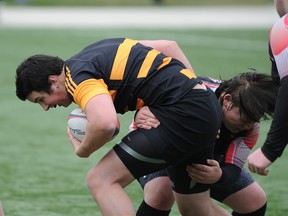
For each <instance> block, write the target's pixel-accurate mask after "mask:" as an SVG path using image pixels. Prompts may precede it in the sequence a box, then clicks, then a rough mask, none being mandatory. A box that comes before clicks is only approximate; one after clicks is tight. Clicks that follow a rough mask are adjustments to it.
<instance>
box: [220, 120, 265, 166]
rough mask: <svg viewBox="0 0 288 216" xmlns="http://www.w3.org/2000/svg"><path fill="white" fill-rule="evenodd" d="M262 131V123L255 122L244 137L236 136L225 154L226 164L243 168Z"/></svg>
mask: <svg viewBox="0 0 288 216" xmlns="http://www.w3.org/2000/svg"><path fill="white" fill-rule="evenodd" d="M259 133H260V124H259V123H255V124H254V127H253V128H252V129H251V130H249V131H248V132H247V133H246V135H245V136H244V137H236V138H235V139H234V140H232V142H231V143H230V144H229V146H228V150H227V152H226V155H225V163H226V164H234V165H236V166H237V167H239V168H241V169H242V168H243V166H244V164H245V162H246V160H247V158H248V155H249V153H250V151H251V149H252V148H253V147H254V146H255V145H256V143H257V140H258V138H259Z"/></svg>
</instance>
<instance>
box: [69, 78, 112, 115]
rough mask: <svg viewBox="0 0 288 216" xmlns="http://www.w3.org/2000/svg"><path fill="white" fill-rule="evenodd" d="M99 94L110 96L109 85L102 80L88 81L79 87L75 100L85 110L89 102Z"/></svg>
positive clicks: (76, 90)
mask: <svg viewBox="0 0 288 216" xmlns="http://www.w3.org/2000/svg"><path fill="white" fill-rule="evenodd" d="M99 94H109V91H108V88H107V85H106V84H105V83H104V81H103V80H102V79H88V80H85V81H83V82H81V83H80V84H79V85H78V86H77V88H76V89H75V93H74V100H75V103H76V104H78V105H79V106H80V107H81V109H83V110H84V109H85V106H86V104H87V103H88V101H89V100H90V99H91V98H93V97H94V96H96V95H99Z"/></svg>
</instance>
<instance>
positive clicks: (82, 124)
mask: <svg viewBox="0 0 288 216" xmlns="http://www.w3.org/2000/svg"><path fill="white" fill-rule="evenodd" d="M86 125H87V117H86V114H85V113H84V111H83V110H82V109H81V108H79V107H77V108H75V109H74V110H72V112H71V113H70V114H69V117H68V127H69V129H70V131H71V133H72V135H73V136H74V137H75V138H76V139H77V140H79V141H80V142H81V141H82V140H83V139H84V137H85V134H86ZM119 131H120V122H119V120H118V123H117V127H116V128H115V132H114V134H113V136H112V137H111V139H110V140H112V139H114V138H115V137H116V136H117V134H118V133H119Z"/></svg>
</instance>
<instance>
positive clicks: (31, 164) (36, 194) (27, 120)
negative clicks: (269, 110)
mask: <svg viewBox="0 0 288 216" xmlns="http://www.w3.org/2000/svg"><path fill="white" fill-rule="evenodd" d="M124 36H128V37H132V38H137V39H172V40H176V41H177V42H178V43H179V45H180V46H181V47H182V48H183V50H184V52H185V53H186V55H187V57H188V58H189V60H190V61H191V63H192V65H193V67H194V69H195V70H196V72H197V73H198V74H201V75H209V76H212V77H215V78H219V77H221V78H223V79H225V78H229V77H231V76H233V75H235V74H238V73H240V72H243V71H247V70H248V68H255V69H257V70H259V71H261V72H266V73H270V72H269V69H270V64H269V61H268V55H267V37H268V29H265V30H241V31H240V30H238V31H237V30H234V31H230V30H213V31H208V30H207V31H205V30H195V29H194V30H189V29H188V30H172V29H167V30H155V29H143V30H139V29H138V30H137V31H135V30H134V29H113V30H112V29H97V30H95V29H81V30H71V29H61V30H60V29H57V30H53V29H13V28H1V29H0V38H1V40H0V47H1V49H0V63H1V64H0V68H1V72H0V100H1V112H0V121H1V130H0V137H1V144H0V152H1V157H0V165H1V170H0V200H1V201H2V205H3V207H4V210H5V214H6V216H39V215H41V216H42V215H43V216H62V215H70V216H78V215H81V216H91V215H96V216H98V215H101V214H100V212H99V210H98V208H97V206H96V205H95V203H94V201H93V200H92V198H91V195H90V193H89V191H88V190H87V188H86V185H85V176H86V172H87V171H88V170H89V169H90V168H91V167H92V166H93V165H94V164H95V163H96V162H97V161H98V160H99V159H100V158H101V157H102V156H103V154H105V153H106V152H107V151H108V150H109V149H110V148H111V147H112V146H113V145H114V144H115V143H116V142H117V140H119V139H120V138H121V137H122V136H123V135H124V134H125V133H126V132H127V128H128V125H129V123H130V120H131V118H132V116H133V113H129V114H125V115H123V116H119V117H120V120H121V133H120V135H118V137H116V139H115V140H114V141H112V142H110V143H109V144H107V145H106V146H105V147H103V148H102V149H101V150H99V151H97V152H96V153H94V154H93V155H92V156H91V157H90V158H88V159H81V158H78V157H76V156H75V155H74V153H73V151H72V147H71V145H70V143H69V141H68V138H67V137H66V125H67V123H66V122H67V116H68V114H69V112H70V111H71V110H72V109H73V108H74V107H75V106H72V107H69V108H67V109H61V108H59V109H55V110H53V109H52V110H51V111H49V112H48V113H46V112H43V110H42V108H40V106H35V105H34V104H30V103H28V102H22V101H19V100H18V99H17V98H16V96H15V85H14V77H15V69H16V67H17V66H18V64H19V63H20V61H22V60H23V59H24V58H25V57H27V56H29V55H32V54H36V53H45V54H50V55H57V56H59V57H62V58H64V59H65V58H67V57H69V56H70V55H72V54H74V53H76V52H78V51H79V50H80V49H82V48H83V46H85V45H87V44H89V43H91V42H94V41H96V40H99V39H103V38H107V37H124ZM268 126H269V122H266V123H264V124H263V127H262V132H263V133H262V135H261V137H260V140H259V144H258V146H260V145H261V143H263V141H264V138H265V134H266V133H267V130H268ZM287 163H288V155H287V151H286V153H284V155H283V156H282V158H281V160H278V161H277V162H276V163H275V164H273V166H272V167H271V173H270V175H269V177H260V176H257V175H254V176H255V179H256V180H257V181H258V182H259V183H260V184H261V185H262V186H263V188H264V189H265V191H266V192H267V196H268V213H267V215H268V216H286V215H287V212H288V207H287V199H288V195H287V194H288V188H287V186H286V183H287V179H288V174H287V167H286V164H287ZM285 167H286V168H285ZM127 192H128V193H129V195H130V196H131V199H132V200H133V203H134V205H135V207H137V206H138V204H139V203H140V202H141V200H142V198H143V193H142V190H141V189H140V187H139V185H138V184H137V183H136V182H135V183H133V184H132V185H130V186H129V187H128V188H127ZM243 199H245V197H244V198H243ZM171 215H172V216H176V215H178V214H177V211H176V209H175V208H174V209H173V212H172V214H171Z"/></svg>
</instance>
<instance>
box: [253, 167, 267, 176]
mask: <svg viewBox="0 0 288 216" xmlns="http://www.w3.org/2000/svg"><path fill="white" fill-rule="evenodd" d="M248 168H249V170H250V171H251V172H253V173H256V174H258V175H262V176H267V175H268V174H269V170H268V169H263V168H257V167H254V166H251V165H249V166H248Z"/></svg>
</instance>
